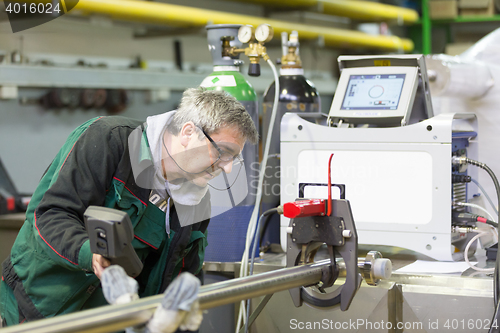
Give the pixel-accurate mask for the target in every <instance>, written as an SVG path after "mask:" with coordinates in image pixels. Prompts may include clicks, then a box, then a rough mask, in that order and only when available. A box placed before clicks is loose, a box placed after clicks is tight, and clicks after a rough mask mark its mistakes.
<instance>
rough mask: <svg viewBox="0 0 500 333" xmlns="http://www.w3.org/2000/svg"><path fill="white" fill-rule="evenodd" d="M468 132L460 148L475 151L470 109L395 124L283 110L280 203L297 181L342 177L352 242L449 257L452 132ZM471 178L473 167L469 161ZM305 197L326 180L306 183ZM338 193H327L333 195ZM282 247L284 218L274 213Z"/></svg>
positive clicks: (291, 195) (317, 193)
mask: <svg viewBox="0 0 500 333" xmlns="http://www.w3.org/2000/svg"><path fill="white" fill-rule="evenodd" d="M457 133H461V134H460V135H462V136H465V137H469V147H468V148H467V156H468V157H469V158H472V159H477V144H476V141H475V140H474V138H475V137H476V135H477V120H476V116H475V115H474V114H471V113H462V114H451V113H450V114H441V115H438V116H435V117H433V118H430V119H427V120H424V121H421V122H418V123H415V124H412V125H408V126H401V127H390V128H370V127H367V128H364V127H356V128H341V127H337V128H335V127H327V126H322V125H317V124H313V123H311V122H308V121H306V120H304V119H302V118H300V117H299V116H298V115H296V114H293V113H287V114H285V115H284V116H283V119H282V122H281V203H282V204H283V203H286V202H290V201H295V200H296V199H297V198H298V197H299V184H300V183H323V184H326V183H327V181H328V179H327V178H328V173H327V167H328V158H329V156H330V154H332V153H333V154H334V156H333V160H332V167H331V170H332V177H331V178H332V183H334V184H344V185H345V198H346V199H347V200H349V201H350V204H351V208H352V212H353V216H354V222H355V224H356V229H357V231H358V236H359V244H367V245H382V246H389V247H391V248H394V249H397V248H401V249H408V250H411V251H414V252H416V253H420V254H423V255H425V256H427V257H430V258H434V259H437V260H445V261H446V260H447V261H451V260H453V258H452V246H451V244H452V239H456V238H457V237H458V236H459V235H455V234H453V233H452V231H451V230H452V228H451V219H452V216H451V215H452V209H451V203H452V197H453V195H452V194H453V193H452V192H453V190H452V165H451V160H452V151H453V144H452V137H453V135H454V134H457ZM468 171H469V173H468V174H469V175H470V176H472V177H473V178H475V173H477V169H476V168H474V167H469V168H468ZM332 193H333V192H332ZM304 197H305V198H327V191H326V187H324V186H321V187H316V188H315V187H314V186H309V187H308V188H307V189H306V190H305V193H304ZM338 197H339V193H338V192H337V193H333V198H338ZM280 226H281V230H280V233H281V235H280V236H281V244H282V247H283V249H284V250H285V248H286V239H287V238H286V228H287V227H288V226H289V219H288V218H286V217H284V216H281V223H280Z"/></svg>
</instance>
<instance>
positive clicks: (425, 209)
mask: <svg viewBox="0 0 500 333" xmlns="http://www.w3.org/2000/svg"><path fill="white" fill-rule="evenodd" d="M330 154H331V151H322V150H304V151H301V152H300V153H299V154H298V168H299V170H308V171H307V172H300V173H299V175H298V177H297V181H298V182H299V183H325V182H326V179H327V174H328V170H327V167H328V158H329V157H330ZM334 154H335V155H334V157H333V159H332V171H331V172H332V181H333V182H334V183H336V184H349V186H348V187H347V188H346V198H347V199H348V200H349V201H350V202H351V208H352V210H353V212H354V219H355V221H356V223H361V222H363V223H365V222H366V223H405V224H427V223H429V222H430V220H431V218H432V196H433V191H432V156H431V155H430V154H429V153H428V152H425V151H376V150H375V151H369V150H368V151H361V150H357V151H345V150H334ZM409 175H411V177H409ZM308 188H310V187H308ZM319 188H321V189H322V192H323V193H311V195H316V196H314V198H320V199H326V198H327V195H328V192H327V189H326V188H324V187H319ZM374 189H376V192H377V195H374ZM408 189H411V191H408ZM337 191H339V190H338V189H337ZM403 193H404V194H405V195H401V194H403ZM339 194H340V193H339ZM307 195H308V192H307V191H306V192H305V193H304V196H305V197H307ZM318 195H319V196H318ZM338 196H339V195H337V197H338ZM334 197H335V196H334ZM310 198H311V197H310ZM416 206H418V207H419V209H418V210H416V209H415V207H416ZM380 207H387V208H388V210H387V211H385V210H382V209H380Z"/></svg>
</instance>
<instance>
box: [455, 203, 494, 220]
mask: <svg viewBox="0 0 500 333" xmlns="http://www.w3.org/2000/svg"><path fill="white" fill-rule="evenodd" d="M455 204H456V205H457V206H464V207H471V208H476V209H479V210H480V211H482V212H483V213H485V214H486V215H487V216H488V217H489V219H490V220H491V221H496V219H495V218H494V217H493V216H492V215H491V214H490V212H488V210H487V209H486V208H484V207H481V206H479V205H476V204H473V203H470V202H460V201H456V202H455Z"/></svg>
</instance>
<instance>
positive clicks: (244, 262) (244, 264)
mask: <svg viewBox="0 0 500 333" xmlns="http://www.w3.org/2000/svg"><path fill="white" fill-rule="evenodd" d="M267 63H268V64H269V66H270V67H271V69H272V71H273V74H274V82H275V84H274V104H273V109H272V112H271V119H270V123H269V132H268V134H267V139H266V144H265V148H264V155H263V157H262V162H261V165H260V171H259V182H258V185H257V195H256V198H255V207H254V209H253V212H252V215H251V217H250V222H249V223H248V228H247V237H246V241H245V250H244V251H243V257H242V258H241V266H240V277H244V276H247V273H248V255H249V254H248V252H249V251H250V244H251V242H252V239H253V236H254V232H255V229H256V225H257V220H258V217H259V211H260V204H261V201H262V185H263V183H264V175H265V170H266V167H267V160H268V157H269V149H270V146H271V138H272V133H273V128H274V122H275V120H276V114H277V113H278V102H279V97H280V85H279V76H278V71H277V70H276V66H274V64H273V62H272V61H271V59H268V60H267ZM245 313H246V312H245V302H244V301H241V303H240V311H239V313H238V322H237V324H236V333H237V332H238V331H239V329H240V326H241V321H242V320H244V318H246V316H245Z"/></svg>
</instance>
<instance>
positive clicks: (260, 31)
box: [255, 24, 274, 43]
mask: <svg viewBox="0 0 500 333" xmlns="http://www.w3.org/2000/svg"><path fill="white" fill-rule="evenodd" d="M273 34H274V32H273V28H271V26H270V25H269V24H261V25H259V26H258V27H257V29H255V38H256V39H257V40H258V41H259V42H262V43H267V42H270V41H271V39H273Z"/></svg>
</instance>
